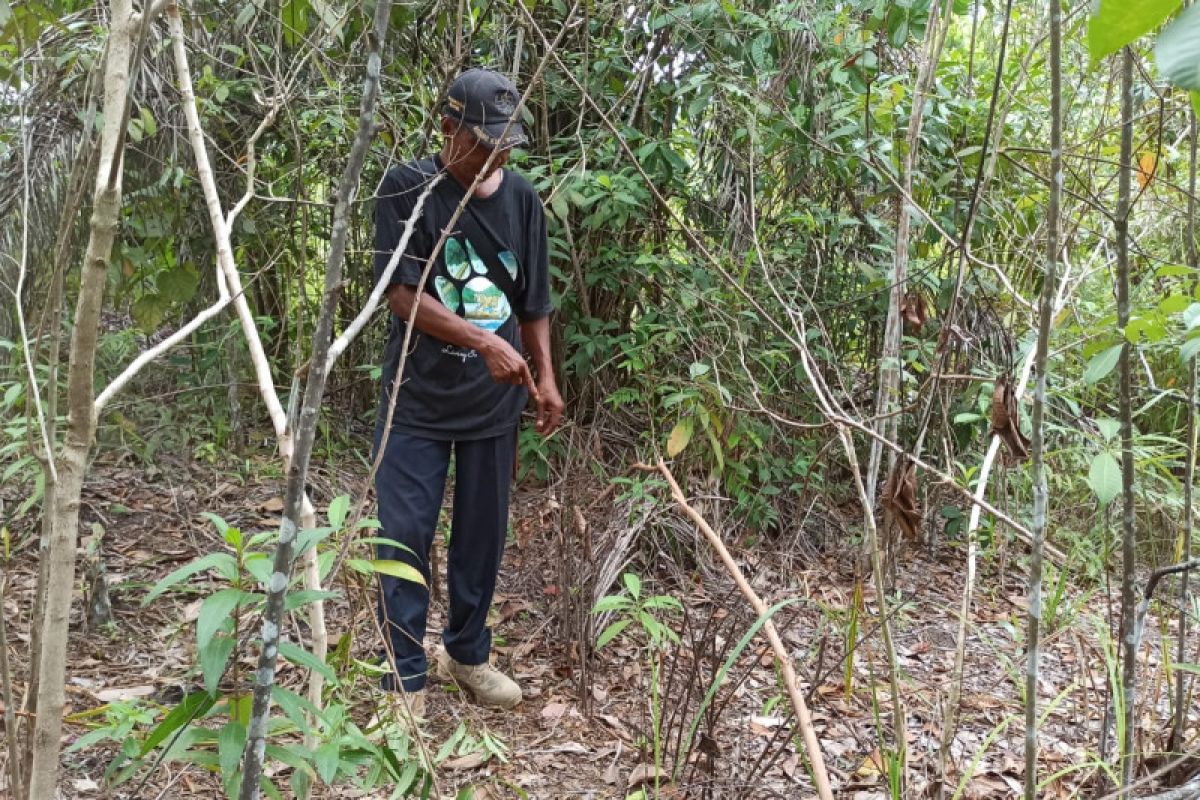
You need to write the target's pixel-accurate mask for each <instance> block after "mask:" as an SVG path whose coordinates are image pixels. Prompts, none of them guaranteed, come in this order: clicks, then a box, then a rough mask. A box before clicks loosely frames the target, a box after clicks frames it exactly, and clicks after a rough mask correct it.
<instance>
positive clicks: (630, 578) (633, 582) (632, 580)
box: [622, 572, 642, 600]
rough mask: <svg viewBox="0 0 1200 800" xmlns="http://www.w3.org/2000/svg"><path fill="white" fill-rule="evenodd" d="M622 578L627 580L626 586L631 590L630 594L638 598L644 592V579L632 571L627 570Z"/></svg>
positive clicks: (635, 598)
mask: <svg viewBox="0 0 1200 800" xmlns="http://www.w3.org/2000/svg"><path fill="white" fill-rule="evenodd" d="M622 580H624V581H625V588H626V589H628V590H629V594H630V596H631V597H632V598H633V599H634V600H637V599H638V597H640V596H641V594H642V579H641V578H639V577H638V576H637V575H634V574H633V573H632V572H626V573H625V574H624V575H623V576H622Z"/></svg>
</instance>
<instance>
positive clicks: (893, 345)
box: [866, 0, 945, 502]
mask: <svg viewBox="0 0 1200 800" xmlns="http://www.w3.org/2000/svg"><path fill="white" fill-rule="evenodd" d="M938 8H939V4H938V0H933V2H932V3H930V6H929V28H928V30H927V31H926V34H925V40H926V50H927V52H926V55H925V62H924V63H923V64H922V65H921V67H920V69H919V70H918V71H917V81H916V86H915V87H914V89H913V94H912V109H911V110H910V112H909V117H908V133H907V135H906V136H905V139H904V154H903V156H902V157H901V163H900V187H901V192H900V194H899V196H898V197H897V198H896V254H895V260H894V262H893V269H892V276H891V279H892V287H891V296H890V297H889V300H888V313H887V321H886V322H885V323H884V328H883V349H882V350H881V352H880V355H879V386H878V389H877V393H876V395H875V416H876V419H875V423H874V427H875V430H876V431H878V432H879V434H880V435H882V436H883V437H884V438H886V439H890V440H892V441H895V439H896V432H897V430H898V428H899V418H898V415H897V414H896V413H895V412H896V409H897V408H899V405H900V402H899V400H900V377H901V373H902V371H903V370H902V369H901V366H900V343H901V340H902V338H903V334H904V320H903V318H902V317H901V308H902V306H903V305H904V295H905V292H907V291H908V240H909V228H910V226H911V222H912V215H911V214H910V213H909V211H908V198H909V197H912V187H913V172H914V171H915V170H916V168H917V153H918V151H919V149H920V146H921V126H922V124H923V122H924V120H925V95H926V93H927V92H928V91H929V87H930V86H931V85H932V83H933V77H934V74H935V73H936V72H937V64H938V60H939V58H940V57H941V52H942V43H943V42H944V41H945V38H944V37H943V36H941V35H940V33H939V32H940V31H941V29H942V26H941V25H939V17H938ZM882 457H883V446H882V444H881V443H880V442H879V441H873V442H872V443H871V452H870V456H869V458H868V461H867V474H866V489H867V496H868V497H870V498H871V500H872V502H874V498H875V490H876V488H877V486H878V480H879V464H880V461H881V460H882ZM895 459H896V456H895V454H894V453H892V454H890V455H889V456H888V469H889V470H890V469H891V467H892V465H893V464H894V462H895Z"/></svg>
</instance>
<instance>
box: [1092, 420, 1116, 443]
mask: <svg viewBox="0 0 1200 800" xmlns="http://www.w3.org/2000/svg"><path fill="white" fill-rule="evenodd" d="M1093 421H1094V422H1095V423H1096V427H1097V428H1099V429H1100V436H1101V437H1103V439H1104V441H1106V442H1111V441H1112V439H1113V437H1114V436H1116V435H1117V434H1118V433H1119V432H1120V430H1121V421H1120V420H1119V419H1113V418H1112V417H1097V418H1096V419H1095V420H1093Z"/></svg>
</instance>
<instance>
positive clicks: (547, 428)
mask: <svg viewBox="0 0 1200 800" xmlns="http://www.w3.org/2000/svg"><path fill="white" fill-rule="evenodd" d="M562 413H563V400H562V395H560V394H559V393H558V386H557V385H555V383H554V379H553V378H551V379H550V380H543V381H539V382H538V393H537V432H538V433H540V434H541V435H542V436H549V435H550V434H552V433H554V431H556V430H557V429H558V423H559V421H560V420H562Z"/></svg>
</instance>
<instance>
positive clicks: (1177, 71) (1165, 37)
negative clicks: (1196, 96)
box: [1154, 3, 1200, 92]
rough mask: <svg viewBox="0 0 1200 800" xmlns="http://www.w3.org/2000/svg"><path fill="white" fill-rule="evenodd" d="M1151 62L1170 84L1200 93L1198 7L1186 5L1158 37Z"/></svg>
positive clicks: (1199, 27)
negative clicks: (1153, 62) (1156, 64)
mask: <svg viewBox="0 0 1200 800" xmlns="http://www.w3.org/2000/svg"><path fill="white" fill-rule="evenodd" d="M1154 60H1155V62H1157V63H1158V69H1159V71H1160V72H1161V73H1162V74H1163V76H1164V77H1165V78H1166V79H1167V80H1169V81H1170V82H1171V83H1173V84H1175V85H1176V86H1178V87H1179V88H1181V89H1187V90H1189V91H1192V92H1195V91H1200V6H1197V5H1196V4H1194V3H1193V4H1192V5H1190V6H1188V7H1187V8H1186V9H1184V11H1183V13H1182V14H1180V15H1179V16H1178V17H1177V18H1176V19H1175V21H1174V22H1172V23H1171V24H1170V25H1168V26H1167V29H1166V30H1164V31H1163V32H1162V33H1160V34H1159V36H1158V43H1157V44H1155V45H1154Z"/></svg>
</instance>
